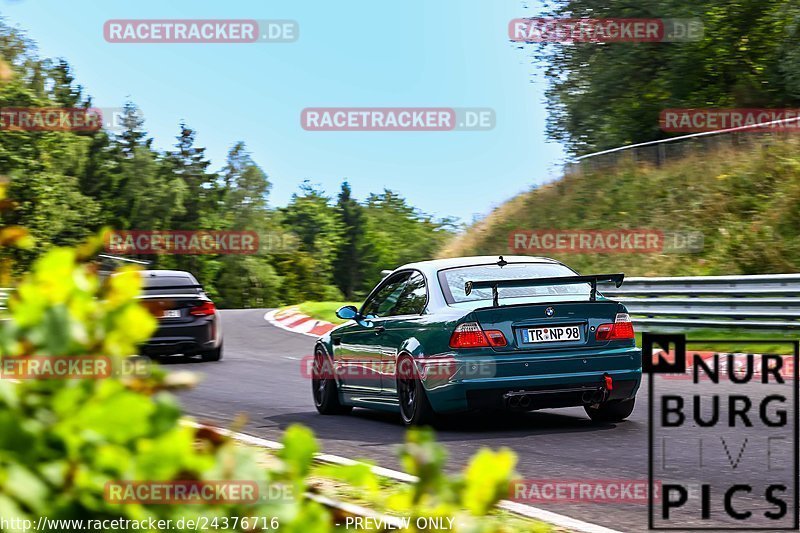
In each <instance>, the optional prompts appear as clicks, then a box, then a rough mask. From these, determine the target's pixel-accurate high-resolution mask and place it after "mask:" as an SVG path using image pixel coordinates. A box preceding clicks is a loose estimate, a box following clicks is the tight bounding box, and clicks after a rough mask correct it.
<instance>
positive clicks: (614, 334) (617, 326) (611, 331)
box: [595, 313, 634, 341]
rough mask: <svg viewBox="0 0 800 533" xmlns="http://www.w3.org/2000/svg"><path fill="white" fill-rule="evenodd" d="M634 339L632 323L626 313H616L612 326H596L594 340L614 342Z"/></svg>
mask: <svg viewBox="0 0 800 533" xmlns="http://www.w3.org/2000/svg"><path fill="white" fill-rule="evenodd" d="M632 338H634V331H633V322H631V317H630V315H628V313H617V317H616V318H615V319H614V323H613V324H600V325H599V326H597V333H595V339H597V340H599V341H616V340H623V339H632Z"/></svg>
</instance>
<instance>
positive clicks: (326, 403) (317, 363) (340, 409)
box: [311, 350, 353, 415]
mask: <svg viewBox="0 0 800 533" xmlns="http://www.w3.org/2000/svg"><path fill="white" fill-rule="evenodd" d="M311 372H312V374H311V392H312V394H313V396H314V406H315V407H316V408H317V411H318V412H319V413H320V414H322V415H343V414H347V413H349V412H350V411H352V410H353V407H352V406H350V405H342V404H341V402H340V401H339V391H338V388H337V386H336V380H335V379H333V367H332V366H331V364H330V360H329V359H328V358H327V357H326V356H325V354H323V353H322V352H320V351H319V350H317V351H315V352H314V367H313V369H312V371H311Z"/></svg>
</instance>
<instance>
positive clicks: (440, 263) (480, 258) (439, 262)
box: [396, 255, 560, 271]
mask: <svg viewBox="0 0 800 533" xmlns="http://www.w3.org/2000/svg"><path fill="white" fill-rule="evenodd" d="M500 257H501V256H499V255H477V256H471V257H450V258H447V259H432V260H430V261H419V262H417V263H408V264H407V265H403V266H401V267H398V268H397V269H396V270H400V269H404V268H416V269H419V270H428V271H432V270H444V269H447V268H457V267H465V266H473V265H490V264H492V263H497V262H498V261H499V260H500ZM502 257H503V259H504V260H505V261H508V262H509V263H555V264H560V263H559V262H558V261H556V260H555V259H550V258H549V257H534V256H530V255H503V256H502Z"/></svg>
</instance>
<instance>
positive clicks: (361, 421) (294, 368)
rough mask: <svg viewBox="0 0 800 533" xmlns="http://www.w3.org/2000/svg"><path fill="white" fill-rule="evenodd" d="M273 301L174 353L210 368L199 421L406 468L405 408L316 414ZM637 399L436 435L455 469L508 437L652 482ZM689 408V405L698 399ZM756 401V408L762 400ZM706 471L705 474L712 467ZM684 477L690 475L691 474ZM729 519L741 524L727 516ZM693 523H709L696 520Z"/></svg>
mask: <svg viewBox="0 0 800 533" xmlns="http://www.w3.org/2000/svg"><path fill="white" fill-rule="evenodd" d="M265 311H266V310H265V309H261V310H255V309H252V310H229V311H222V318H223V327H224V335H225V351H224V356H223V360H222V361H221V362H219V363H199V362H193V361H187V360H183V359H176V360H174V361H169V362H168V363H167V365H166V366H167V368H168V369H181V370H192V371H196V372H199V373H200V374H201V375H202V376H203V380H202V382H201V384H200V385H199V386H198V387H197V388H195V389H193V390H191V391H186V392H183V393H181V394H180V398H181V400H182V404H183V405H184V407H185V409H186V411H188V412H189V413H190V414H192V415H194V416H195V417H196V418H197V419H198V420H199V421H206V422H212V423H215V424H219V425H222V426H229V425H230V424H231V422H232V421H233V420H234V418H235V417H236V416H237V415H240V414H244V415H246V416H247V423H246V426H245V428H244V429H243V430H242V431H243V432H245V433H249V434H252V435H256V436H259V437H263V438H266V439H271V440H280V436H281V433H282V432H283V431H284V430H285V429H286V428H287V427H288V426H289V425H290V424H294V423H301V424H304V425H306V426H308V427H310V428H312V429H313V430H314V432H315V433H316V435H317V437H318V438H319V439H320V440H321V443H322V447H323V450H324V452H326V453H331V454H336V455H341V456H345V457H350V458H353V459H358V458H364V459H369V460H371V461H373V462H375V463H377V464H379V465H380V466H384V467H387V468H393V469H398V470H399V469H400V466H399V464H398V461H397V459H396V455H395V445H396V444H397V443H399V442H402V440H403V434H404V428H403V426H402V424H401V422H400V419H399V415H397V416H395V415H391V414H386V413H380V412H373V411H367V410H363V409H355V410H354V411H353V414H351V415H349V416H341V417H339V416H320V415H318V414H317V412H316V410H315V409H314V406H313V402H312V399H311V384H310V382H309V380H308V379H307V378H306V377H304V375H303V373H302V372H301V359H302V358H303V357H304V356H307V355H310V354H311V350H312V347H313V344H314V339H313V338H311V337H308V336H305V335H299V334H295V333H291V332H288V331H284V330H282V329H279V328H276V327H274V326H272V325H270V324H269V323H267V322H266V321H265V320H264V318H263V317H264V313H265ZM669 386H670V387H673V388H674V390H676V391H678V390H684V392H687V393H694V392H696V391H695V389H691V388H689V386H690V385H689V384H688V383H686V382H681V381H677V380H673V381H672V382H671V383H669ZM716 387H722V389H721V392H725V390H726V389H725V388H726V387H733V386H732V385H729V384H720V385H716ZM771 387H781V388H782V391H783V394H786V395H787V396H789V398H790V401H791V394H790V391H791V388H790V385H772V386H771ZM770 390H772V391H775V390H776V389H775V388H772V389H770ZM689 391H691V392H689ZM637 402H638V403H637V407H636V409H635V411H634V413H633V415H632V416H631V418H630V419H629V420H628V421H626V422H623V423H620V424H606V425H594V424H592V423H591V422H590V420H589V419H588V417H587V416H586V415H585V413H584V412H583V409H581V408H570V409H559V410H551V411H540V412H533V413H522V414H519V413H516V414H512V413H509V414H503V415H501V416H498V415H497V414H494V415H481V416H477V415H463V416H459V417H456V418H452V419H448V420H446V421H444V422H443V423H442V424H440V425H439V427H438V428H437V437H438V440H439V441H440V442H442V443H443V444H444V445H445V446H446V447H447V449H448V451H449V455H450V462H449V468H450V469H451V470H453V471H456V470H459V469H460V468H462V467H463V466H464V464H465V463H466V461H467V460H468V459H469V457H470V456H471V455H473V454H474V453H475V452H476V451H477V450H479V449H480V448H482V447H491V448H499V447H501V446H507V447H510V448H512V449H513V450H514V451H515V452H516V453H517V455H518V457H519V461H518V465H517V471H518V472H519V473H520V475H521V476H522V477H523V478H525V479H533V480H545V479H559V480H630V481H642V482H644V481H646V480H647V472H648V461H647V459H648V453H647V443H648V440H647V437H648V424H647V387H646V383H645V384H643V387H642V390H641V391H640V392H639V396H638V400H637ZM754 404H755V401H754ZM688 411H689V413H691V407H689V408H688ZM755 411H756V416H757V413H758V409H757V407H756V409H755ZM725 413H726V411H724V410H723V418H727V415H726V414H725ZM791 413H792V412H791V411H790V420H791ZM790 427H791V426H790ZM718 434H719V436H724V437H726V438H728V442H727V446H728V452H725V453H727V454H728V456H729V457H732V458H733V461H736V459H737V456H738V458H739V461H738V463H737V465H738V466H737V468H738V470H737V473H738V474H739V475H740V478H741V479H745V478H747V479H752V478H753V477H755V478H757V477H758V476H759V475H760V474H761V473H762V472H763V471H765V470H766V466H765V461H766V459H765V458H766V457H767V447H768V446H769V444H768V443H767V442H766V440H760V439H752V438H751V439H750V441H749V442H748V443H747V445H746V448H744V449H742V439H741V438H739V439H738V440H737V429H736V428H734V429H730V430H729V429H727V428H726V429H724V430H720V431H719V432H718ZM716 437H717V434H716V433H715V438H716ZM772 446H773V449H772V451H771V454H772V455H771V457H772V459H771V460H772V463H773V465H775V464H780V465H782V466H783V467H786V468H790V469H791V465H792V462H791V453H790V448H786V449H784V450H778V449H776V448H775V446H774V444H773V445H772ZM720 449H722V448H719V449H715V448H714V446H712V445H708V446H707V448H706V450H705V451H704V454H705V457H706V463H707V464H710V463H713V462H714V461H715V460H720V461H722V463H720V465H719V466H718V471H719V476H720V478H719V480H714V481H719V483H720V486H727V485H728V484H729V480H730V479H731V478H730V467H727V463H728V459H726V458H725V453H723V452H720V451H719V450H720ZM667 455H668V456H669V458H670V461H671V462H672V464H676V463H679V462H680V461H685V465H684V466H686V465H688V466H687V469H689V470H691V464H692V461H695V462H696V461H697V455H698V452H697V444H696V443H693V442H692V439H686V442H684V443H682V444H681V445H679V446H672V447H671V448H670V450H669V452H668V454H667ZM726 467H727V470H726ZM703 475H704V479H705V480H707V479H708V476H709V472H708V468H706V469H705V470H704V474H703ZM711 475H714V474H713V473H712V474H711ZM789 475H790V476H791V472H790V473H789ZM795 475H796V474H795ZM748 476H749V477H748ZM664 479H666V478H664ZM680 479H681V480H682V481H684V480H686V477H685V476H683V477H680ZM791 492H792V491H791V488H790V493H789V494H788V495H787V497H788V501H789V502H791V503H790V504H789V509H790V511H789V512H790V513H791V510H792V509H793V508H794V501H793V500H792V494H791ZM736 501H737V506H739V507H741V508H742V509H750V510H751V511H753V513H754V514H759V515H760V514H762V513H763V512H764V511H767V510H769V509H773V508H774V507H773V506H772V505H771V504H769V503H767V502H765V501H764V498H763V494H762V493H759V492H754V493H753V495H752V497H750V496H746V495H742V496H740V497H737V500H736ZM532 505H535V506H537V507H542V508H544V509H547V510H550V511H554V512H557V513H561V514H565V515H567V516H570V517H572V518H577V519H580V520H584V521H587V522H591V523H595V524H599V525H602V526H605V527H609V528H612V529H616V530H620V531H644V530H646V529H647V505H646V504H645V503H588V502H572V503H558V504H554V503H546V504H545V503H541V502H535V503H532ZM712 505H713V507H714V513H717V512H718V510H720V511H719V512H721V509H722V504H721V503H720V500H719V496H718V495H717V494H716V493H714V495H713V497H712ZM715 516H716V515H715ZM726 523H727V525H728V526H730V525H734V524H731V523H730V522H729V521H727V520H726ZM694 525H695V526H696V527H703V526H707V525H708V524H707V523H701V522H699V521H697V522H696V523H695V524H694Z"/></svg>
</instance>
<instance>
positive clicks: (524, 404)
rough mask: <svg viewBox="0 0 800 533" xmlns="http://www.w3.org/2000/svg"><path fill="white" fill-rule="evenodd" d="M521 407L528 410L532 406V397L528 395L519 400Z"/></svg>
mask: <svg viewBox="0 0 800 533" xmlns="http://www.w3.org/2000/svg"><path fill="white" fill-rule="evenodd" d="M519 406H520V408H522V409H527V408H528V407H530V406H531V397H530V396H528V395H525V396H523V397H522V398H520V399H519Z"/></svg>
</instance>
